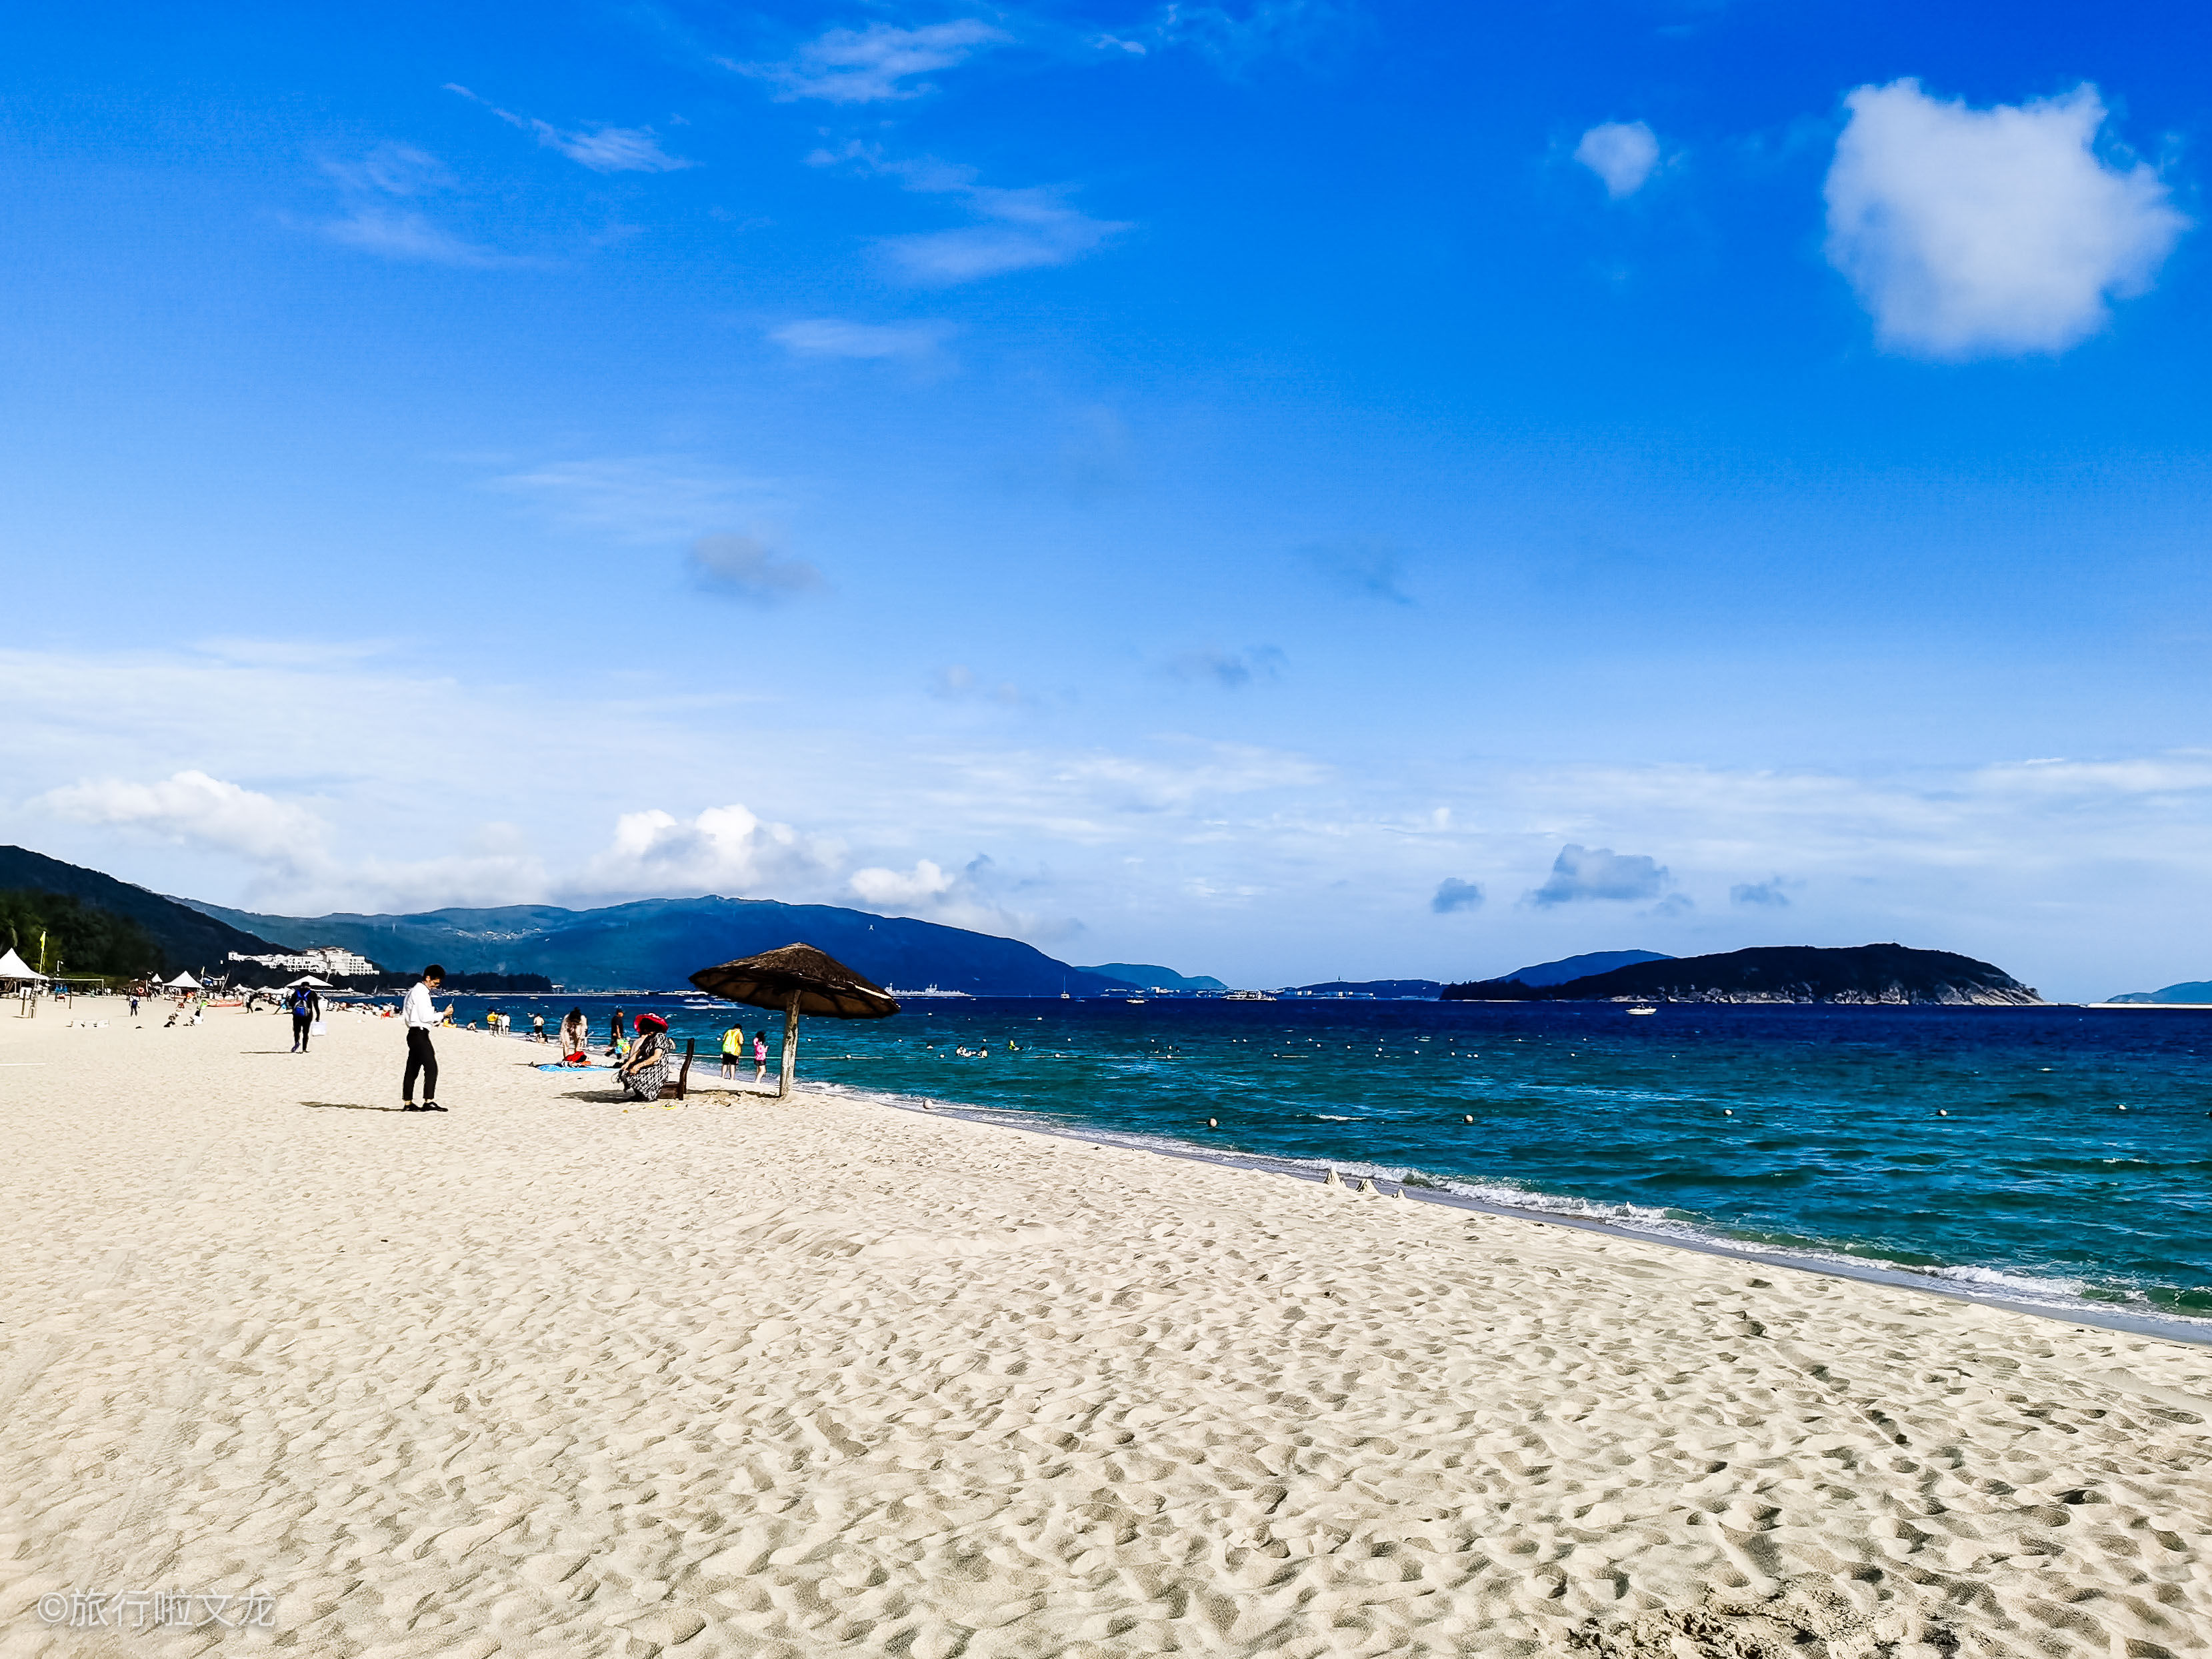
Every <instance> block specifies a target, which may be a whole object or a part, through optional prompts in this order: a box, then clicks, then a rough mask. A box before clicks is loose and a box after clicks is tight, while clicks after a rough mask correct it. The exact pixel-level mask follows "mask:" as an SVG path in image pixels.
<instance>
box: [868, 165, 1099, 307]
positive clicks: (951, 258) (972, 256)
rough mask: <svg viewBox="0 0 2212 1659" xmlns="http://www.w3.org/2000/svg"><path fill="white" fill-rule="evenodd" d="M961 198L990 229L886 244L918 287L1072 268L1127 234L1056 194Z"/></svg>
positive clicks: (964, 191)
mask: <svg viewBox="0 0 2212 1659" xmlns="http://www.w3.org/2000/svg"><path fill="white" fill-rule="evenodd" d="M915 188H917V189H918V188H921V186H918V185H917V186H915ZM957 193H958V194H959V196H960V198H961V200H962V201H963V202H964V203H966V204H967V205H968V207H969V209H970V210H973V211H974V212H975V214H976V215H977V216H979V217H981V218H982V219H984V220H987V221H988V222H987V223H985V224H980V225H966V226H963V227H961V228H957V229H954V230H929V231H920V232H916V233H915V234H911V235H906V236H887V237H885V238H884V240H883V242H882V243H881V246H882V247H883V249H884V252H885V253H886V254H887V255H889V256H890V260H891V262H892V264H895V265H896V266H897V267H898V269H899V270H902V271H903V272H904V273H905V274H906V275H907V276H911V277H913V278H915V280H916V281H918V282H924V283H969V282H974V281H975V280H977V279H978V278H980V277H984V276H1000V275H1001V274H1002V273H1004V272H1006V271H1010V270H1036V269H1037V268H1039V267H1040V266H1045V265H1064V264H1070V263H1071V262H1073V261H1074V260H1077V259H1079V258H1082V257H1083V256H1084V255H1085V254H1086V253H1089V252H1091V251H1092V250H1093V249H1095V248H1097V247H1098V246H1101V245H1102V244H1103V243H1104V242H1105V241H1106V240H1107V239H1108V238H1109V237H1111V236H1114V235H1116V234H1119V233H1120V232H1121V231H1125V230H1127V229H1128V228H1129V226H1128V225H1127V223H1121V222H1114V221H1111V220H1105V219H1093V218H1091V216H1089V215H1088V214H1085V213H1083V212H1081V211H1079V210H1077V209H1075V208H1072V207H1070V206H1068V205H1067V204H1066V201H1064V200H1063V199H1062V192H1061V191H1058V190H1053V189H1045V188H1032V189H1027V190H1001V189H998V188H996V187H994V186H991V185H961V186H958V187H957Z"/></svg>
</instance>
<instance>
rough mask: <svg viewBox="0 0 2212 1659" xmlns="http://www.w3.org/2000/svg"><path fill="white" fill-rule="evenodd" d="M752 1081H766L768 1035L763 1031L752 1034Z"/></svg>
mask: <svg viewBox="0 0 2212 1659" xmlns="http://www.w3.org/2000/svg"><path fill="white" fill-rule="evenodd" d="M753 1081H754V1082H756V1083H765V1082H767V1081H768V1033H767V1031H765V1030H759V1031H755V1032H754V1033H753Z"/></svg>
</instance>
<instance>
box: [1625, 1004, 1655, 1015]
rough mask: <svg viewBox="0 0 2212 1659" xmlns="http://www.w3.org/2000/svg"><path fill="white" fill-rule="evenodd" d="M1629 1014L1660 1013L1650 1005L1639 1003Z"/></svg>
mask: <svg viewBox="0 0 2212 1659" xmlns="http://www.w3.org/2000/svg"><path fill="white" fill-rule="evenodd" d="M1628 1012H1630V1013H1632V1014H1656V1013H1657V1012H1659V1011H1658V1010H1657V1009H1656V1008H1654V1007H1652V1006H1650V1004H1649V1003H1643V1002H1639V1003H1638V1004H1637V1005H1636V1006H1634V1007H1633V1008H1631V1009H1630V1010H1629V1011H1628Z"/></svg>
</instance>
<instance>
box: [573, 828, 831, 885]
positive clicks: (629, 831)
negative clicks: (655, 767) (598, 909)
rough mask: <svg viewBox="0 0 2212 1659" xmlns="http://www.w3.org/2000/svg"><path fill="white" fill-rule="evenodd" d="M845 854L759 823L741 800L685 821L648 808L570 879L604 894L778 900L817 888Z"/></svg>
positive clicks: (816, 840) (796, 833) (828, 843)
mask: <svg viewBox="0 0 2212 1659" xmlns="http://www.w3.org/2000/svg"><path fill="white" fill-rule="evenodd" d="M843 856H844V849H843V848H842V846H841V845H840V844H839V843H838V842H836V841H833V840H829V839H827V838H820V837H810V836H802V835H801V834H799V831H797V830H796V829H793V828H792V827H791V826H790V825H789V824H787V823H768V822H765V821H764V820H763V819H761V818H759V817H756V816H755V815H754V814H753V813H751V812H750V811H747V810H746V809H745V808H744V807H743V806H741V805H729V806H710V807H708V808H707V809H706V810H705V811H702V812H700V813H698V814H697V815H696V816H695V817H690V818H688V819H685V818H678V817H675V816H674V815H673V814H671V813H669V812H665V811H660V810H659V808H653V809H650V810H648V811H641V812H625V813H623V815H622V816H621V817H618V818H617V819H616V821H615V833H614V838H613V840H612V842H611V843H610V844H609V845H608V847H607V848H605V851H603V852H601V853H599V854H598V855H597V856H596V857H594V858H593V859H592V860H591V861H590V862H589V863H588V864H586V866H584V868H583V870H582V872H580V874H579V875H578V877H577V878H576V879H575V881H574V883H573V884H572V885H573V886H574V889H575V890H578V891H579V892H581V893H586V894H592V895H605V896H687V897H690V896H697V895H699V894H702V893H720V894H722V895H724V896H728V897H732V898H736V897H744V896H755V897H765V898H781V897H785V896H787V895H788V894H789V893H790V892H791V891H792V890H793V889H812V888H817V887H818V886H819V885H820V884H821V883H822V882H823V880H824V879H825V878H828V877H829V873H830V872H831V871H832V870H833V869H834V868H835V867H836V866H837V865H838V864H840V863H841V862H842V860H843Z"/></svg>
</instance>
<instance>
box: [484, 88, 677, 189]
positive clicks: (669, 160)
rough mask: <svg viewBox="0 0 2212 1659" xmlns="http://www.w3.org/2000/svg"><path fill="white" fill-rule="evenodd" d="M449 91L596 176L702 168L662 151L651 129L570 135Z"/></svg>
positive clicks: (601, 128) (603, 127)
mask: <svg viewBox="0 0 2212 1659" xmlns="http://www.w3.org/2000/svg"><path fill="white" fill-rule="evenodd" d="M446 90H447V92H453V93H459V94H460V95H461V96H462V97H464V98H465V99H467V100H469V101H470V102H471V103H473V104H481V105H483V107H484V108H486V109H488V110H489V111H490V112H492V113H493V114H494V115H496V116H497V117H499V118H500V119H501V120H502V121H504V122H506V123H507V125H509V126H511V127H515V128H518V129H520V131H524V132H527V133H531V134H532V135H534V136H535V137H536V138H537V140H538V143H540V144H542V145H543V146H544V148H546V149H550V150H556V151H558V152H559V153H560V154H561V155H565V156H567V157H568V159H569V160H570V161H574V162H576V163H577V164H579V165H580V166H582V167H589V168H591V170H592V172H594V173H675V172H678V171H679V170H680V169H682V168H684V167H697V166H698V165H699V164H698V163H697V162H696V161H688V160H686V159H685V158H684V157H683V156H680V155H669V154H668V152H667V151H665V150H664V149H661V148H660V139H659V135H658V134H656V133H655V132H654V131H653V129H652V128H651V127H617V126H612V125H608V124H606V123H605V122H601V123H599V124H597V125H593V126H592V128H591V129H590V130H589V131H566V130H564V129H562V128H560V127H556V126H555V125H553V124H552V123H551V122H550V121H541V120H539V119H538V118H537V117H535V116H526V115H517V114H515V113H514V112H513V111H512V110H504V109H501V107H500V106H498V105H497V104H495V103H492V102H491V101H490V100H488V99H485V98H482V97H479V96H478V95H477V94H475V93H473V92H471V91H470V90H469V89H468V88H466V87H465V86H461V85H459V84H458V83H457V82H452V81H448V82H446Z"/></svg>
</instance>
